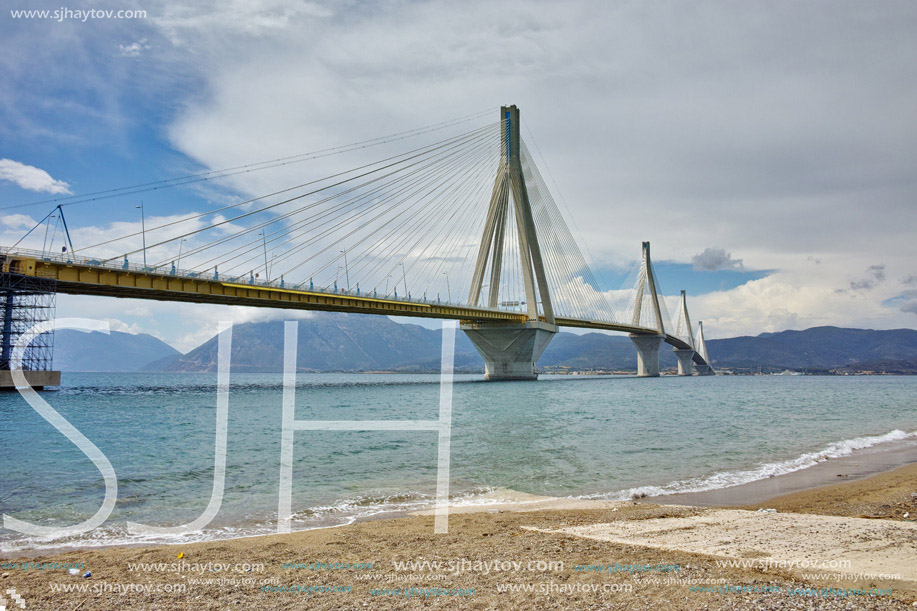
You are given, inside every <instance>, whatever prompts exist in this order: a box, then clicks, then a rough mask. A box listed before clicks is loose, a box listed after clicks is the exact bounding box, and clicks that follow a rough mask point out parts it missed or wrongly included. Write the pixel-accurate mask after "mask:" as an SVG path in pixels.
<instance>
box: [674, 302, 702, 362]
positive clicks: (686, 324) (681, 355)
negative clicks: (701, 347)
mask: <svg viewBox="0 0 917 611" xmlns="http://www.w3.org/2000/svg"><path fill="white" fill-rule="evenodd" d="M678 310H679V311H678V327H677V328H676V329H675V335H676V336H677V337H680V338H682V339H684V340H686V341H687V343H688V346H689V347H688V348H675V349H674V350H675V356H676V357H677V358H678V375H680V376H690V375H694V355H695V354H697V352H696V350H695V349H694V329H693V328H692V327H691V316H690V315H689V314H688V298H687V296H686V293H685V291H684V290H682V291H681V300H680V302H679V304H678Z"/></svg>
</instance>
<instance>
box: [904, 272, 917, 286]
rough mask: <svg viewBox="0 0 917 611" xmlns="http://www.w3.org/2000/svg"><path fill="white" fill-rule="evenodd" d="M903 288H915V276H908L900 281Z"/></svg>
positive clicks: (916, 280)
mask: <svg viewBox="0 0 917 611" xmlns="http://www.w3.org/2000/svg"><path fill="white" fill-rule="evenodd" d="M901 284H903V285H904V286H917V274H910V275H908V276H905V277H904V278H902V279H901Z"/></svg>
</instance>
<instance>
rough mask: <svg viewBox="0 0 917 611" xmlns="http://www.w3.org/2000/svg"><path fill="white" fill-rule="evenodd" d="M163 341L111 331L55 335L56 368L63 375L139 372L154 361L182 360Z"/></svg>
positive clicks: (176, 351)
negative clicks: (176, 358) (71, 372)
mask: <svg viewBox="0 0 917 611" xmlns="http://www.w3.org/2000/svg"><path fill="white" fill-rule="evenodd" d="M180 355H181V353H180V352H179V351H178V350H176V349H175V348H173V347H172V346H170V345H169V344H167V343H165V342H164V341H162V340H160V339H157V338H155V337H153V336H152V335H147V334H146V333H141V334H137V335H135V334H133V333H122V332H120V331H112V332H111V333H109V334H106V333H102V332H100V331H92V332H90V333H86V332H84V331H77V330H75V329H59V330H57V331H55V332H54V367H55V369H58V370H60V371H137V370H139V369H140V368H141V367H143V366H144V365H147V364H149V363H150V362H151V361H155V360H159V359H163V358H169V357H175V356H180Z"/></svg>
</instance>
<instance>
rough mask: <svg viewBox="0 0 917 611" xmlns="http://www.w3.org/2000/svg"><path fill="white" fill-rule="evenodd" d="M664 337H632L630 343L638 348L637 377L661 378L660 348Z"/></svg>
mask: <svg viewBox="0 0 917 611" xmlns="http://www.w3.org/2000/svg"><path fill="white" fill-rule="evenodd" d="M663 339H664V338H663V336H662V335H631V336H630V341H632V342H634V346H635V347H636V348H637V377H640V378H658V377H659V346H661V345H662V340H663Z"/></svg>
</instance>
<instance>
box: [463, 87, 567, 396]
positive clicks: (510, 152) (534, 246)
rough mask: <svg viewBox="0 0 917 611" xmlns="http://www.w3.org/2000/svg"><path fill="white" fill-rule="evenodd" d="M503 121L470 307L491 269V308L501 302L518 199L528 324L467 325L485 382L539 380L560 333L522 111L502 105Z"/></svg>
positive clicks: (465, 330)
mask: <svg viewBox="0 0 917 611" xmlns="http://www.w3.org/2000/svg"><path fill="white" fill-rule="evenodd" d="M500 121H501V123H500V125H501V130H502V138H501V146H500V148H501V151H500V152H501V154H500V165H499V167H498V168H497V177H496V180H495V181H494V187H493V192H492V194H491V198H490V206H489V207H488V210H487V220H486V222H485V224H484V234H483V235H482V236H481V245H480V247H479V249H478V256H477V259H476V263H475V268H474V276H473V277H472V281H471V290H470V292H469V295H468V305H470V306H477V305H479V302H480V300H481V293H482V289H483V286H484V277H485V275H486V273H487V271H488V270H490V279H489V290H488V291H487V301H488V302H487V304H486V306H487V307H491V308H496V307H498V306H499V304H500V280H501V274H502V271H503V245H504V238H505V234H506V227H507V225H509V223H508V222H507V221H508V219H507V217H508V215H509V214H510V199H512V213H513V215H514V220H515V226H516V231H517V234H518V236H517V238H518V244H519V252H520V256H521V259H522V260H521V264H522V278H523V284H524V287H525V305H526V310H527V314H528V320H527V321H526V322H525V323H522V324H513V323H505V324H501V323H478V322H468V321H465V322H462V325H461V328H462V330H463V331H464V332H465V334H466V335H467V336H468V338H469V339H470V340H471V343H472V344H474V347H475V348H476V349H477V351H478V352H479V353H480V354H481V356H482V357H483V358H484V367H485V374H484V379H486V380H535V379H537V378H538V373H537V371H536V369H535V363H536V362H537V361H538V358H539V357H540V356H541V354H542V352H544V349H545V348H546V347H547V345H548V343H549V342H550V341H551V339H552V338H553V337H554V335H555V334H556V333H557V325H556V324H555V320H554V310H553V308H552V306H551V295H550V291H549V290H548V282H547V275H546V274H545V270H544V263H543V262H542V258H541V248H540V246H539V244H538V234H537V232H536V231H535V221H534V218H533V215H532V206H531V203H530V202H529V195H528V189H527V188H526V185H525V175H524V174H523V172H522V160H521V155H520V150H521V141H520V135H519V122H520V121H519V109H518V108H517V107H516V106H515V105H513V106H503V107H501V108H500ZM511 196H512V197H511ZM539 303H540V304H541V312H540V313H539V311H538V305H539Z"/></svg>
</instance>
